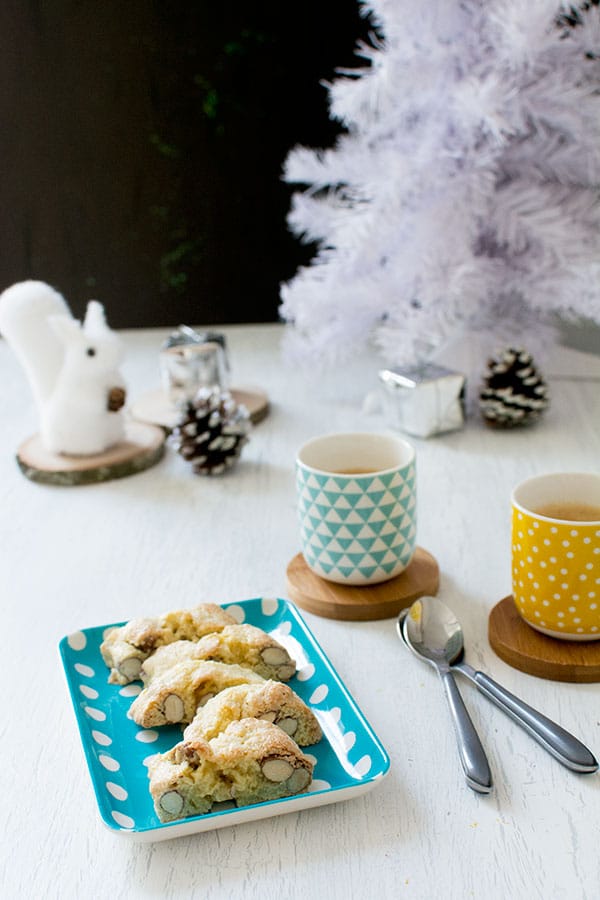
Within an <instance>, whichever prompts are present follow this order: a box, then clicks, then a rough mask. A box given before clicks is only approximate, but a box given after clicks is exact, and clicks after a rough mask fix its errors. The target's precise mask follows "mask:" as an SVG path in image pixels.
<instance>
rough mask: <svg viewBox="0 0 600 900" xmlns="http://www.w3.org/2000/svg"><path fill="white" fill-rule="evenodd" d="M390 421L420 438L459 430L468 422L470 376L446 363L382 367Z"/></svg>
mask: <svg viewBox="0 0 600 900" xmlns="http://www.w3.org/2000/svg"><path fill="white" fill-rule="evenodd" d="M379 378H380V379H381V382H382V385H383V403H384V409H385V415H386V419H387V422H388V424H389V425H390V427H392V428H397V429H399V430H400V431H405V432H407V433H408V434H412V435H415V436H416V437H423V438H427V437H431V436H432V435H434V434H442V433H443V432H446V431H456V430H457V429H458V428H462V426H463V425H464V422H465V393H466V378H465V376H464V375H462V374H461V373H460V372H454V371H452V370H451V369H445V368H443V366H436V365H424V366H418V367H416V368H414V369H405V370H403V369H381V371H380V372H379Z"/></svg>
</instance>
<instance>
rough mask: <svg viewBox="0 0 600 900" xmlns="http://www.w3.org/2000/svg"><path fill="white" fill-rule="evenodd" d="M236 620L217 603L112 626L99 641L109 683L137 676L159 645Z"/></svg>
mask: <svg viewBox="0 0 600 900" xmlns="http://www.w3.org/2000/svg"><path fill="white" fill-rule="evenodd" d="M234 624H236V620H235V619H234V617H233V616H232V615H231V614H230V613H228V612H226V610H224V609H223V608H222V607H221V606H218V605H217V604H216V603H201V604H199V605H198V606H195V607H193V608H192V609H180V610H174V611H172V612H167V613H163V614H162V615H159V616H156V617H155V618H138V619H132V620H131V621H130V622H127V623H126V624H125V625H123V626H121V627H120V628H114V629H113V630H112V631H111V632H110V633H109V634H108V635H107V636H106V638H105V640H104V641H103V643H102V644H101V645H100V652H101V654H102V658H103V659H104V662H105V663H106V665H107V666H108V668H109V669H110V675H109V678H108V681H109V683H110V684H129V682H130V681H135V680H136V679H137V678H139V677H140V670H141V667H142V663H143V662H144V660H146V659H147V658H148V657H149V656H150V655H151V654H152V653H154V651H155V650H156V649H157V648H158V647H163V646H165V645H167V644H171V643H173V642H174V641H179V640H195V641H197V640H198V639H199V638H202V637H204V636H205V635H207V634H212V633H214V632H219V631H221V630H222V629H223V628H225V627H226V626H227V625H234Z"/></svg>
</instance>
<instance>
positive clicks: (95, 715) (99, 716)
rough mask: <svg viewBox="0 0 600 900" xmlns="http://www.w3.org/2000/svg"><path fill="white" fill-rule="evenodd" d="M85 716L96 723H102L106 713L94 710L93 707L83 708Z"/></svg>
mask: <svg viewBox="0 0 600 900" xmlns="http://www.w3.org/2000/svg"><path fill="white" fill-rule="evenodd" d="M84 710H85V714H86V715H87V716H89V717H90V719H95V721H96V722H104V721H105V719H106V713H105V712H102V710H101V709H96V708H95V707H93V706H86V707H84Z"/></svg>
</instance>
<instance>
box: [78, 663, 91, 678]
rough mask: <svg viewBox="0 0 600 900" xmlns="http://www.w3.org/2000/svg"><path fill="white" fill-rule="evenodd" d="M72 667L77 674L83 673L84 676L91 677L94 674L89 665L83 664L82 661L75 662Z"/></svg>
mask: <svg viewBox="0 0 600 900" xmlns="http://www.w3.org/2000/svg"><path fill="white" fill-rule="evenodd" d="M73 668H74V669H75V671H76V672H77V673H78V674H79V675H83V676H84V678H93V677H94V675H95V674H96V673H95V672H94V670H93V669H92V667H91V666H85V665H84V664H83V663H75V665H74V666H73Z"/></svg>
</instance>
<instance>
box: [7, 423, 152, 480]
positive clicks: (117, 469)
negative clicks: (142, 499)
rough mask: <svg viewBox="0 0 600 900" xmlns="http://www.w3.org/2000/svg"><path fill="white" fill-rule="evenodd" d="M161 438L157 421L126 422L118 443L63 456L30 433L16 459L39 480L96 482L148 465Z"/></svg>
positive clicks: (135, 470) (137, 470)
mask: <svg viewBox="0 0 600 900" xmlns="http://www.w3.org/2000/svg"><path fill="white" fill-rule="evenodd" d="M165 440H166V435H165V432H164V430H163V429H162V428H159V427H158V426H157V425H145V424H142V423H141V422H128V423H127V424H126V426H125V440H124V441H122V442H121V443H120V444H116V445H115V446H114V447H110V448H109V449H108V450H105V451H104V452H103V453H97V454H94V455H93V456H67V455H66V454H58V453H50V452H49V451H48V450H46V448H45V447H44V446H43V444H42V442H41V440H40V436H39V434H34V435H33V436H32V437H30V438H28V439H27V440H26V441H24V442H23V443H22V444H21V446H20V447H19V449H18V451H17V462H18V463H19V467H20V469H21V471H22V472H23V474H24V475H25V476H26V477H27V478H29V479H30V480H31V481H37V482H38V483H40V484H55V485H64V486H71V485H73V486H74V485H80V484H97V483H98V482H100V481H110V480H112V479H113V478H125V477H126V476H127V475H135V474H137V472H143V471H144V469H149V468H150V466H153V465H154V464H155V463H157V462H158V461H159V460H160V459H161V458H162V455H163V453H164V450H165Z"/></svg>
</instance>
